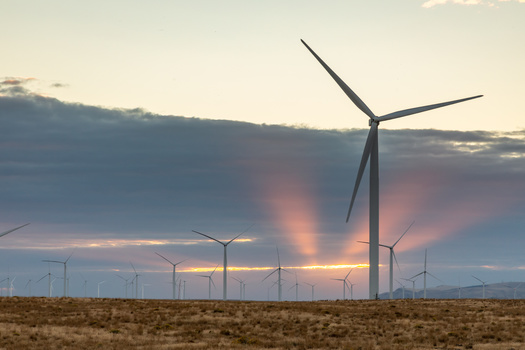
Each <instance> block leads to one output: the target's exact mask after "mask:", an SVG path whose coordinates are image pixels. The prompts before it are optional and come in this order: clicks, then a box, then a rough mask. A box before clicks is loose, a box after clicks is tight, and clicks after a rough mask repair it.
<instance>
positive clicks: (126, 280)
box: [115, 275, 133, 299]
mask: <svg viewBox="0 0 525 350" xmlns="http://www.w3.org/2000/svg"><path fill="white" fill-rule="evenodd" d="M115 276H117V277H118V278H120V279H122V280H123V281H124V288H125V292H124V294H125V296H126V299H127V298H128V285H129V284H130V283H128V281H129V280H130V278H127V279H126V278H124V277H122V276H121V275H115ZM132 292H133V291H132Z"/></svg>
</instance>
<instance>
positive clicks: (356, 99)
mask: <svg viewBox="0 0 525 350" xmlns="http://www.w3.org/2000/svg"><path fill="white" fill-rule="evenodd" d="M301 42H302V43H303V44H304V46H306V48H307V49H308V51H310V52H311V53H312V55H314V57H315V58H316V59H317V61H319V63H321V66H323V67H324V69H326V71H327V72H328V74H330V76H331V77H332V78H333V79H334V80H335V82H336V83H337V85H339V87H340V88H341V89H343V91H344V93H345V94H346V96H348V97H349V98H350V99H351V100H352V102H353V103H354V104H355V105H356V106H357V108H359V109H360V110H361V111H362V112H363V113H365V114H366V115H367V116H368V117H370V119H372V120H375V118H376V116H375V115H374V113H372V111H371V110H370V108H368V106H367V105H366V104H365V103H364V102H363V101H362V100H361V99H360V98H359V96H357V95H356V94H355V92H353V91H352V89H350V87H349V86H348V85H346V83H345V82H344V81H343V80H342V79H341V78H339V77H338V76H337V74H335V72H334V71H333V70H332V69H331V68H330V67H328V65H327V64H326V63H324V61H323V60H322V59H321V57H319V56H317V54H316V53H315V52H314V50H312V49H311V48H310V46H308V45H307V44H306V43H305V42H304V41H303V40H302V39H301Z"/></svg>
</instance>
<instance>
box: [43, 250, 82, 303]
mask: <svg viewBox="0 0 525 350" xmlns="http://www.w3.org/2000/svg"><path fill="white" fill-rule="evenodd" d="M73 253H74V251H73V252H71V254H69V257H68V258H67V259H66V261H57V260H42V261H43V262H48V263H57V264H64V297H67V279H66V273H67V262H68V261H69V259H70V258H71V256H72V255H73Z"/></svg>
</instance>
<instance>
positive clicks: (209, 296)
mask: <svg viewBox="0 0 525 350" xmlns="http://www.w3.org/2000/svg"><path fill="white" fill-rule="evenodd" d="M217 267H219V265H217V266H215V268H214V269H213V271H212V273H210V275H209V276H208V275H197V276H199V277H206V278H207V279H208V299H211V285H212V284H213V287H215V283H214V282H213V279H212V278H211V276H213V274H214V273H215V270H217ZM215 289H217V287H215Z"/></svg>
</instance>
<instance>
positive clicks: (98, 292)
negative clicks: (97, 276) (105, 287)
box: [97, 281, 106, 298]
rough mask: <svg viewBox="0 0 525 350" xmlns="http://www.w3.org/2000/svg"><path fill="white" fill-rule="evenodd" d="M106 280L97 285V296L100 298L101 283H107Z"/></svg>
mask: <svg viewBox="0 0 525 350" xmlns="http://www.w3.org/2000/svg"><path fill="white" fill-rule="evenodd" d="M105 282H106V281H102V282H98V285H97V298H100V285H101V284H103V283H105Z"/></svg>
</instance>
